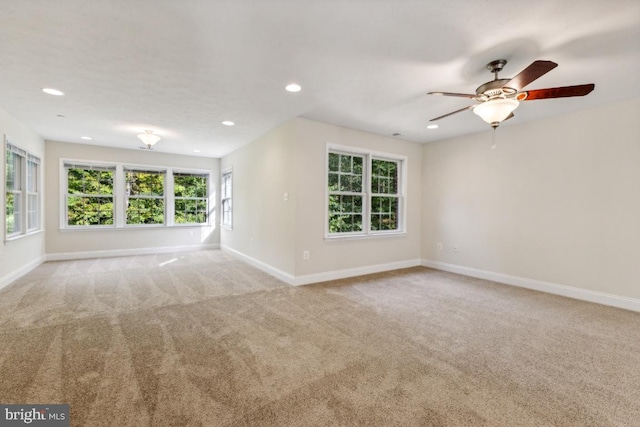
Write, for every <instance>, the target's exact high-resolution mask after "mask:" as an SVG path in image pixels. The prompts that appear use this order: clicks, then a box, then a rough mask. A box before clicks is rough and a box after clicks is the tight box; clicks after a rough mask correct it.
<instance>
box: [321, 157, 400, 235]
mask: <svg viewBox="0 0 640 427" xmlns="http://www.w3.org/2000/svg"><path fill="white" fill-rule="evenodd" d="M353 151H354V152H350V150H349V149H345V150H343V149H342V148H339V149H338V148H331V147H330V148H329V150H328V155H327V235H328V236H330V237H337V236H350V235H353V236H366V235H374V234H375V235H380V234H388V233H398V232H403V231H404V229H403V222H402V211H403V209H404V205H403V203H404V200H403V195H402V190H403V183H402V179H403V175H402V173H403V168H404V163H405V160H404V158H397V157H395V156H392V155H379V154H373V153H369V152H362V151H357V150H353Z"/></svg>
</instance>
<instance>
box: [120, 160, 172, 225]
mask: <svg viewBox="0 0 640 427" xmlns="http://www.w3.org/2000/svg"><path fill="white" fill-rule="evenodd" d="M122 169H123V173H124V184H125V192H124V195H125V197H124V208H123V209H124V225H125V226H126V227H158V226H163V225H165V224H167V219H168V218H169V217H173V215H172V214H170V213H169V212H167V211H168V210H169V207H168V203H167V201H168V199H169V196H168V194H167V187H168V185H167V184H168V182H167V181H168V179H167V176H168V175H171V177H173V174H172V173H171V172H170V171H168V170H167V169H162V168H154V167H148V166H143V167H140V166H130V165H124V166H123V168H122ZM127 173H147V174H157V175H161V176H162V177H163V179H162V195H152V194H137V195H131V194H129V188H128V186H129V181H128V179H127ZM170 187H171V191H172V193H173V185H170ZM143 199H152V200H162V204H163V209H162V211H163V212H162V222H161V223H157V222H156V223H152V224H138V223H131V224H129V223H128V222H127V207H128V206H129V201H130V200H143Z"/></svg>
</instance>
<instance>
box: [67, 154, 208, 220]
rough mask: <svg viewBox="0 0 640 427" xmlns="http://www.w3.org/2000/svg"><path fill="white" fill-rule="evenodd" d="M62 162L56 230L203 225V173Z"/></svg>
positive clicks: (205, 189)
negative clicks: (59, 223) (59, 209)
mask: <svg viewBox="0 0 640 427" xmlns="http://www.w3.org/2000/svg"><path fill="white" fill-rule="evenodd" d="M62 165H63V167H62V170H63V173H61V177H60V180H61V181H60V182H61V185H60V186H61V189H62V195H61V197H62V199H61V202H62V203H61V206H62V212H61V218H62V220H61V225H60V226H61V227H62V228H70V229H87V228H100V227H102V228H123V227H135V226H143V227H144V226H174V225H206V224H209V217H210V212H209V176H210V173H209V172H207V171H202V170H180V171H174V170H173V168H170V167H156V166H139V165H137V166H134V165H126V164H120V163H111V164H106V163H93V162H90V161H82V160H63V161H62Z"/></svg>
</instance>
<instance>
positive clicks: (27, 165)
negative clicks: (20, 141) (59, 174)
mask: <svg viewBox="0 0 640 427" xmlns="http://www.w3.org/2000/svg"><path fill="white" fill-rule="evenodd" d="M5 153H6V157H5V232H6V238H14V237H19V236H21V235H24V234H28V233H31V232H34V231H38V230H39V229H40V158H39V157H37V156H34V155H33V154H30V153H27V152H26V151H25V150H23V149H21V148H19V147H17V146H15V145H13V144H11V143H9V142H7V143H6V150H5Z"/></svg>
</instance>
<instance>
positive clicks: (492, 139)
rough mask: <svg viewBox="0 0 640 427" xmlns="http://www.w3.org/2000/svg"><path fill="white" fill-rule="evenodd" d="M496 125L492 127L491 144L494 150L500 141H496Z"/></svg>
mask: <svg viewBox="0 0 640 427" xmlns="http://www.w3.org/2000/svg"><path fill="white" fill-rule="evenodd" d="M496 127H497V126H496ZM496 127H493V128H491V142H492V143H493V145H492V146H491V149H492V150H495V149H496V147H497V146H498V143H497V142H496Z"/></svg>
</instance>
